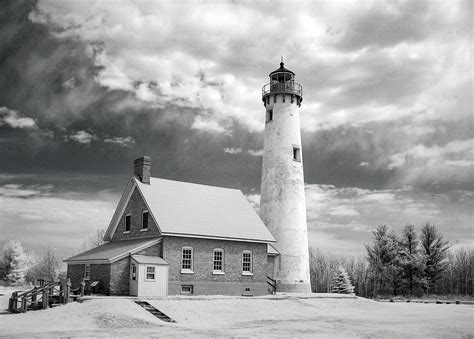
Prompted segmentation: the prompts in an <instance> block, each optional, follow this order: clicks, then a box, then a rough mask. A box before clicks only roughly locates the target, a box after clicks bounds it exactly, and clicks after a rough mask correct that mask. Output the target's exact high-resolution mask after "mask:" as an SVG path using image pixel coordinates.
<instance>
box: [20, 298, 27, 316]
mask: <svg viewBox="0 0 474 339" xmlns="http://www.w3.org/2000/svg"><path fill="white" fill-rule="evenodd" d="M27 306H28V298H27V296H26V295H23V298H21V312H22V313H25V312H26V307H27Z"/></svg>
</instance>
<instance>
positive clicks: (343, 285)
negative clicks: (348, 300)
mask: <svg viewBox="0 0 474 339" xmlns="http://www.w3.org/2000/svg"><path fill="white" fill-rule="evenodd" d="M332 292H333V293H342V294H354V286H353V285H352V283H351V279H350V278H349V274H347V272H346V270H345V269H344V268H343V267H342V266H339V268H338V270H337V272H336V274H335V275H334V280H333V286H332Z"/></svg>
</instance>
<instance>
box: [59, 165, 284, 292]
mask: <svg viewBox="0 0 474 339" xmlns="http://www.w3.org/2000/svg"><path fill="white" fill-rule="evenodd" d="M150 171H151V160H150V158H149V157H142V158H139V159H137V160H135V162H134V175H133V176H132V177H131V178H130V180H129V181H128V184H127V186H126V188H125V191H124V193H123V195H122V197H121V199H120V202H119V204H118V206H117V208H116V210H115V213H114V215H113V217H112V221H111V222H110V225H109V227H108V229H107V232H106V234H105V239H104V240H106V241H107V242H106V243H105V244H104V245H101V246H98V247H96V248H93V249H91V250H89V251H86V252H84V253H81V254H78V255H75V256H73V257H70V258H68V259H65V260H64V261H65V262H66V263H67V267H68V268H67V275H68V277H69V278H70V279H71V282H72V285H73V287H77V286H78V285H79V284H80V283H81V282H82V281H83V279H85V281H86V284H92V283H93V282H95V284H94V285H96V284H97V286H96V290H97V291H98V292H100V293H104V294H109V295H131V296H139V297H143V296H166V295H174V294H227V295H261V294H267V293H268V291H269V285H268V284H267V279H268V278H267V277H271V278H273V277H274V269H275V267H274V262H275V260H274V259H275V256H277V255H278V252H277V251H276V250H275V248H274V247H273V246H272V244H274V243H275V239H274V237H273V236H272V234H271V233H270V231H269V230H268V229H267V227H266V226H265V225H264V223H263V222H262V221H261V220H260V218H259V216H258V215H257V214H256V212H255V211H254V210H253V209H252V207H251V206H250V205H249V203H248V202H247V200H246V198H245V196H244V195H243V194H242V192H241V191H240V190H236V189H229V188H221V187H213V186H206V185H199V184H193V183H186V182H179V181H172V180H165V179H160V178H152V177H151V176H150Z"/></svg>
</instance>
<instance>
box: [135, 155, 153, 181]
mask: <svg viewBox="0 0 474 339" xmlns="http://www.w3.org/2000/svg"><path fill="white" fill-rule="evenodd" d="M133 174H134V175H135V176H136V177H138V179H140V181H141V182H142V183H144V184H150V174H151V159H150V157H147V156H143V157H141V158H138V159H135V161H134V162H133Z"/></svg>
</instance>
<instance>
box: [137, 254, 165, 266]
mask: <svg viewBox="0 0 474 339" xmlns="http://www.w3.org/2000/svg"><path fill="white" fill-rule="evenodd" d="M132 259H133V260H135V261H136V262H137V263H139V264H155V265H168V263H167V262H166V261H165V260H164V259H163V258H160V257H154V256H150V255H132Z"/></svg>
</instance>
